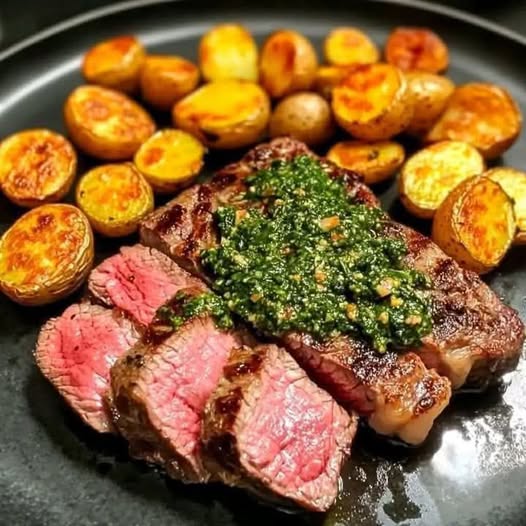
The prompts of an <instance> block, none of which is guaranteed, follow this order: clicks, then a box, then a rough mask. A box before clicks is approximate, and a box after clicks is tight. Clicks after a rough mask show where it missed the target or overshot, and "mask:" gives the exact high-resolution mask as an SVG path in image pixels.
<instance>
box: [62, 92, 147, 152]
mask: <svg viewBox="0 0 526 526" xmlns="http://www.w3.org/2000/svg"><path fill="white" fill-rule="evenodd" d="M64 120H65V123H66V127H67V129H68V132H69V135H70V137H71V140H72V141H73V143H74V144H75V145H76V146H77V147H78V148H79V149H81V150H82V151H83V152H84V153H87V154H88V155H91V156H93V157H96V158H98V159H103V160H126V159H131V158H132V157H133V155H134V154H135V152H136V151H137V150H138V148H139V146H140V145H141V144H142V143H143V142H144V141H145V140H146V139H147V138H148V137H150V135H152V134H153V132H154V131H155V123H154V122H153V120H152V118H151V117H150V115H148V113H146V111H145V110H144V109H143V108H141V106H139V105H138V104H137V103H136V102H134V101H133V100H131V99H130V98H129V97H127V96H126V95H124V94H122V93H119V92H118V91H114V90H111V89H108V88H103V87H100V86H79V87H78V88H76V89H75V90H73V92H72V93H71V94H70V95H69V97H68V98H67V100H66V103H65V106H64Z"/></svg>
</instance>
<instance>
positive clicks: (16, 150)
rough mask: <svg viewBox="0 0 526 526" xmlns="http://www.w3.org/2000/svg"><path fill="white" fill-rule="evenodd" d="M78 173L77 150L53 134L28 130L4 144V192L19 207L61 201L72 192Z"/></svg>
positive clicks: (0, 176) (0, 174) (0, 164)
mask: <svg viewBox="0 0 526 526" xmlns="http://www.w3.org/2000/svg"><path fill="white" fill-rule="evenodd" d="M76 170H77V154H76V153H75V150H74V149H73V146H71V143H70V142H69V141H68V140H67V139H66V138H64V137H62V135H59V134H58V133H55V132H53V131H51V130H45V129H35V130H26V131H23V132H19V133H15V134H14V135H11V136H9V137H7V138H6V139H4V140H3V141H2V142H0V188H1V189H2V190H3V192H4V194H5V195H6V197H7V198H8V199H9V200H10V201H12V202H13V203H16V204H17V205H19V206H25V207H29V208H32V207H34V206H38V205H41V204H43V203H53V202H56V201H59V200H60V199H62V198H63V197H64V196H65V195H66V194H67V193H68V192H69V189H70V188H71V184H72V183H73V179H74V177H75V173H76Z"/></svg>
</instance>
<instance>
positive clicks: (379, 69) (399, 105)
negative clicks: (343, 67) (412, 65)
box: [332, 64, 414, 141]
mask: <svg viewBox="0 0 526 526" xmlns="http://www.w3.org/2000/svg"><path fill="white" fill-rule="evenodd" d="M411 97H412V96H411V93H410V91H409V88H408V83H407V81H406V79H405V76H404V75H403V74H402V72H401V71H400V70H399V69H397V68H395V67H394V66H391V65H389V64H369V65H362V66H358V67H356V68H355V69H354V70H353V71H352V72H351V73H350V74H349V75H348V76H347V77H345V79H343V80H342V81H341V82H340V84H338V85H337V86H336V87H335V88H334V90H333V92H332V109H333V111H334V115H335V117H336V121H337V122H338V124H339V125H340V126H341V127H342V128H343V129H345V130H346V131H348V132H349V133H350V134H351V135H354V136H355V137H356V138H357V139H362V140H365V141H380V140H383V139H389V138H391V137H393V135H396V134H398V133H400V132H401V131H403V130H404V129H405V128H406V127H407V125H408V124H409V122H410V121H411V119H412V117H413V111H414V109H413V104H412V98H411Z"/></svg>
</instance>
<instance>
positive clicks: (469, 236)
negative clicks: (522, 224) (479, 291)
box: [432, 176, 516, 274]
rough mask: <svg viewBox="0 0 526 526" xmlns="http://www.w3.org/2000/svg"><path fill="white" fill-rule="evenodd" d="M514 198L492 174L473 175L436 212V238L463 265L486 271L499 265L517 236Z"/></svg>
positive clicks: (434, 229)
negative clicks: (491, 176) (485, 175)
mask: <svg viewBox="0 0 526 526" xmlns="http://www.w3.org/2000/svg"><path fill="white" fill-rule="evenodd" d="M515 229H516V222H515V216H514V212H513V201H512V200H511V198H510V197H509V196H508V194H506V192H505V191H504V190H503V189H502V187H501V186H500V185H499V184H498V183H496V182H495V181H492V180H491V179H489V178H488V177H477V176H475V177H471V178H469V179H467V180H465V181H463V182H462V183H460V184H459V185H458V186H457V187H456V188H454V189H453V191H452V192H451V193H450V194H449V195H448V196H447V197H446V199H445V200H444V202H443V203H442V204H441V206H440V207H439V209H438V210H437V212H436V214H435V218H434V221H433V233H432V237H433V241H434V242H435V243H436V244H437V245H438V246H439V247H440V248H441V249H442V250H443V251H444V252H445V253H446V254H448V255H449V256H451V257H452V258H453V259H455V260H456V261H457V262H458V263H459V264H460V265H461V266H462V267H464V268H466V269H468V270H472V271H474V272H477V273H478V274H484V273H486V272H489V271H490V270H492V269H493V268H495V267H496V266H497V265H498V264H499V263H500V261H501V260H502V258H503V257H504V255H505V254H506V252H507V251H508V249H509V247H510V245H511V243H512V241H513V238H514V236H515Z"/></svg>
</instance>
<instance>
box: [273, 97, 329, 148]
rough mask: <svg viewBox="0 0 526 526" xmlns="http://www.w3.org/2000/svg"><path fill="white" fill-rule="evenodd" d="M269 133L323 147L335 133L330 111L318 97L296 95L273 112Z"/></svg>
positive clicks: (287, 98) (283, 101)
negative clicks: (287, 136)
mask: <svg viewBox="0 0 526 526" xmlns="http://www.w3.org/2000/svg"><path fill="white" fill-rule="evenodd" d="M269 132H270V136H271V137H280V136H282V135H289V136H290V137H293V138H295V139H298V140H299V141H302V142H304V143H305V144H307V145H309V146H318V145H320V144H323V143H324V142H327V141H328V140H329V139H330V138H331V137H332V135H333V133H334V122H333V119H332V113H331V107H330V106H329V104H328V102H327V101H326V100H325V99H324V98H323V97H322V96H321V95H318V94H317V93H312V92H307V91H305V92H300V93H293V94H292V95H289V96H288V97H285V98H284V99H282V100H281V101H280V102H279V104H278V105H277V106H276V108H275V109H274V112H273V113H272V116H271V117H270V123H269Z"/></svg>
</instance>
